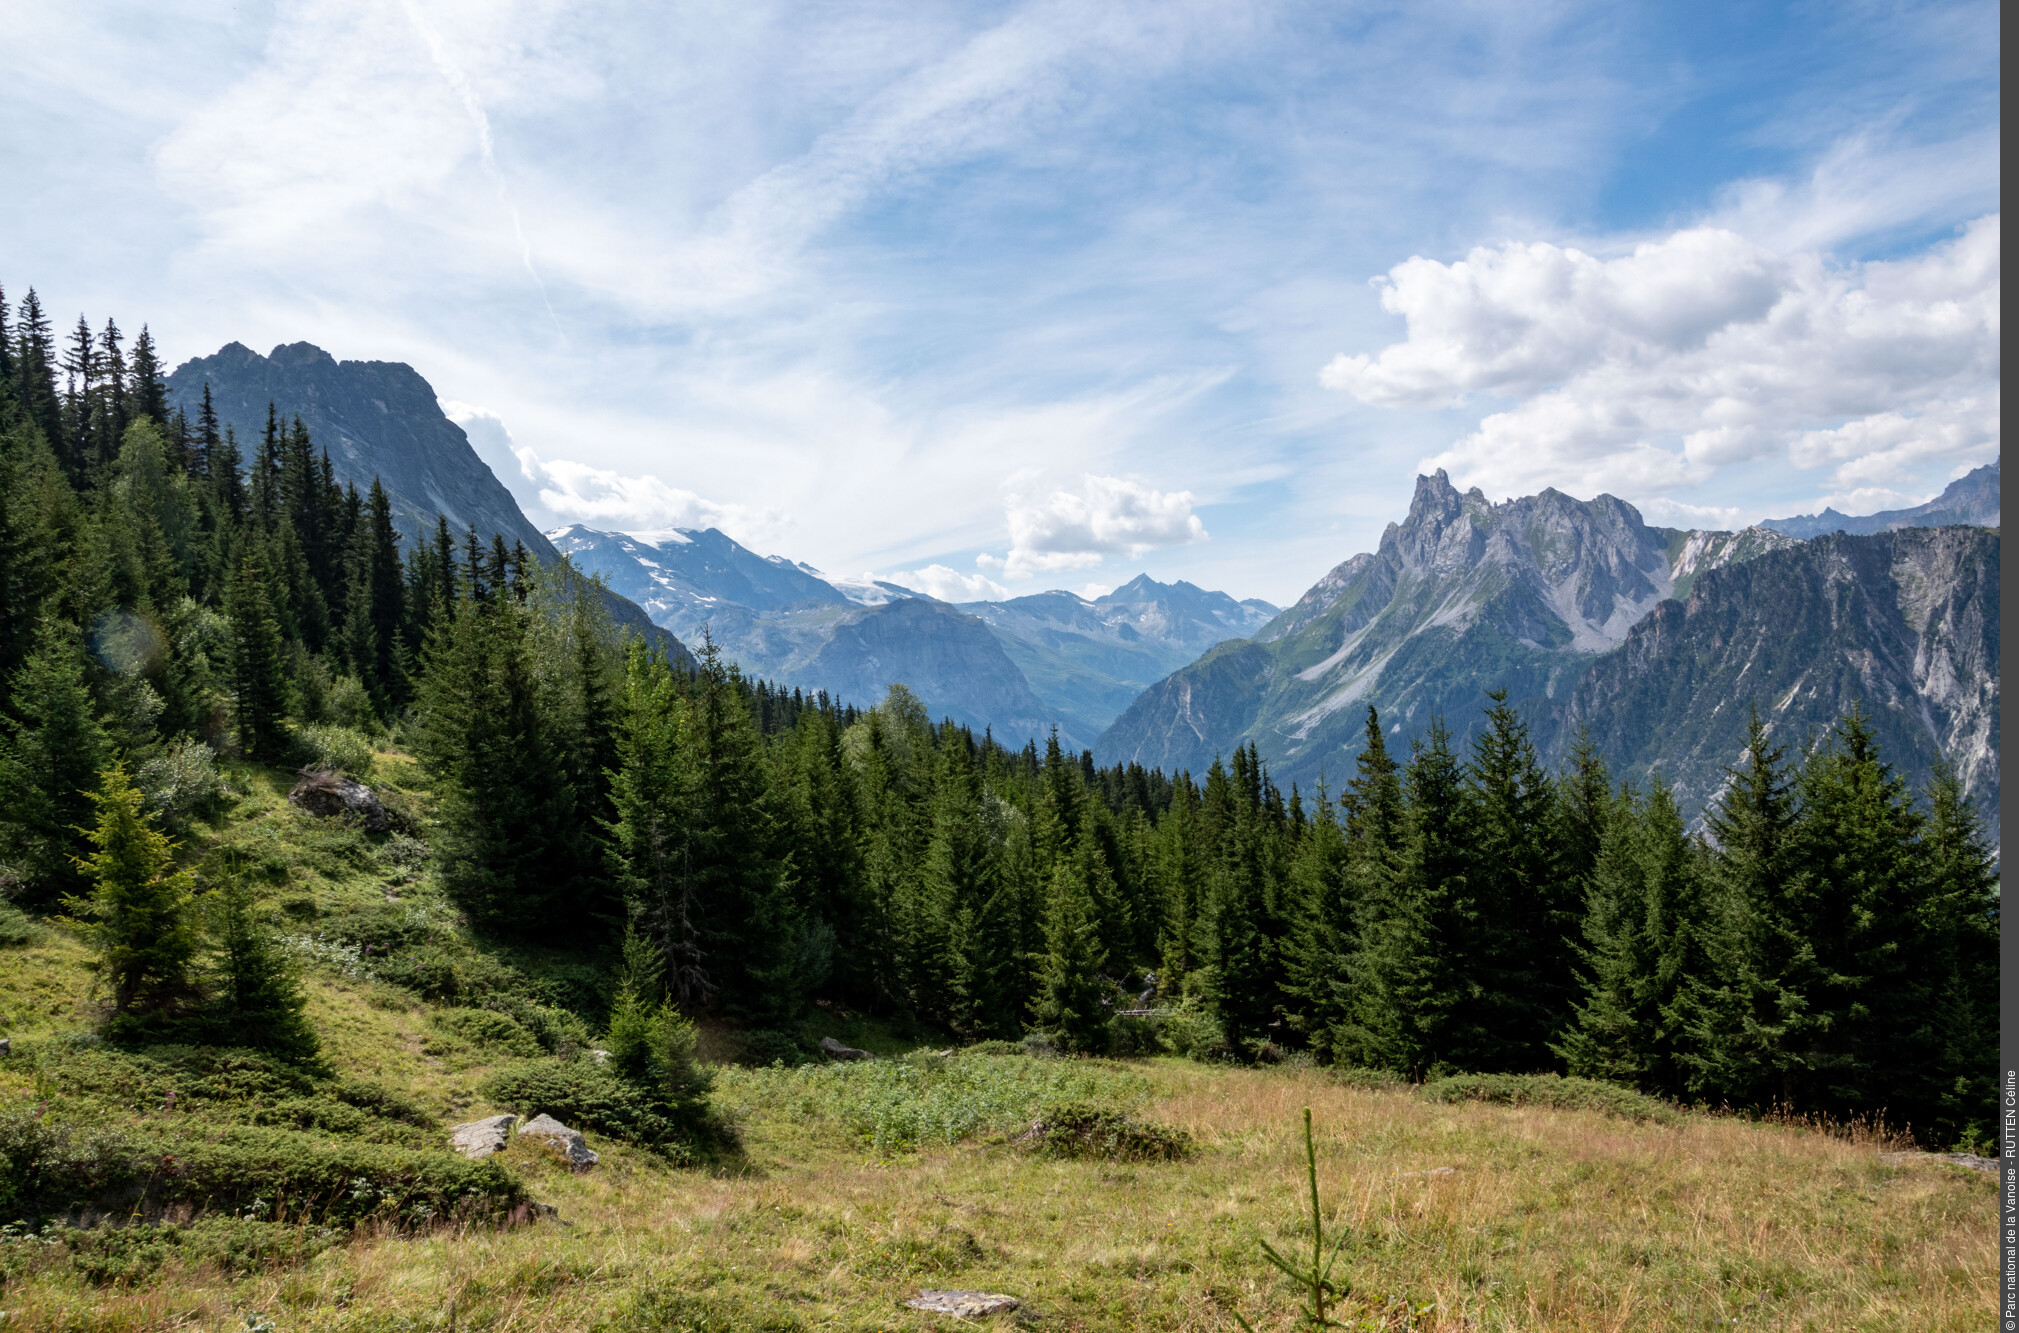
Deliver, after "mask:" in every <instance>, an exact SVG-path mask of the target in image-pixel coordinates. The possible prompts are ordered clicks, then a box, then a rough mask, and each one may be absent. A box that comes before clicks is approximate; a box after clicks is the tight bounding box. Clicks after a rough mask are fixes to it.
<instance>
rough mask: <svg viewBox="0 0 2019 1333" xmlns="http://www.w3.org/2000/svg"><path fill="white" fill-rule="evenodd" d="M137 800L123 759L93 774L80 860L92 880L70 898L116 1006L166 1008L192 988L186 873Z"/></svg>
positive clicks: (193, 941) (193, 945)
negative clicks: (85, 891) (90, 814)
mask: <svg viewBox="0 0 2019 1333" xmlns="http://www.w3.org/2000/svg"><path fill="white" fill-rule="evenodd" d="M143 800H144V798H143V797H142V795H141V793H140V789H139V788H137V787H135V786H134V785H133V783H132V780H131V779H129V778H128V777H127V774H126V766H125V765H124V764H114V765H113V766H112V767H111V768H108V769H106V770H105V771H104V773H102V774H101V775H100V778H99V783H98V788H97V790H95V791H93V792H92V793H91V801H92V804H93V805H94V806H96V807H97V820H96V823H95V825H94V827H93V828H92V829H91V831H90V832H89V833H88V834H86V835H85V836H86V840H87V841H88V842H89V843H90V844H91V848H92V850H91V854H90V855H89V856H86V857H84V858H83V860H82V861H81V862H80V866H81V868H82V870H83V872H84V876H85V878H86V879H87V880H89V881H90V882H91V885H92V888H91V892H90V895H89V896H88V897H72V898H71V899H70V900H69V904H70V907H71V909H72V910H73V911H75V912H76V913H77V914H78V915H79V916H81V917H83V918H84V919H85V920H86V921H87V922H88V923H89V934H90V938H91V940H92V943H93V944H94V945H95V946H96V947H97V949H98V955H99V969H100V974H101V975H102V976H104V977H105V978H106V979H107V980H108V981H109V982H110V983H111V987H112V1007H113V1010H114V1012H116V1013H119V1014H143V1013H148V1012H153V1011H159V1010H165V1009H170V1008H173V1007H176V1006H178V1005H180V1004H182V1003H183V1002H184V1001H186V1000H188V999H189V998H190V997H191V995H193V994H194V990H195V988H194V985H193V978H192V976H191V970H192V965H193V964H194V962H195V958H196V952H197V943H198V938H197V930H196V921H195V912H194V911H193V909H192V905H191V903H192V898H191V892H190V877H189V874H188V872H186V871H181V870H177V869H176V868H175V844H174V843H172V842H170V841H169V840H168V838H167V836H166V835H165V834H162V833H161V832H159V831H158V830H156V829H155V828H154V827H153V818H154V817H153V816H152V815H151V814H149V813H148V812H147V811H146V810H144V809H143Z"/></svg>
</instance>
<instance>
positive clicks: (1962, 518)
mask: <svg viewBox="0 0 2019 1333" xmlns="http://www.w3.org/2000/svg"><path fill="white" fill-rule="evenodd" d="M1958 523H1961V524H1969V525H1972V526H1976V527H1985V528H1995V527H1997V526H1998V464H1997V463H1995V462H1993V463H1986V464H1985V465H1984V466H1982V467H1980V468H1975V469H1972V470H1971V472H1970V473H1969V474H1968V475H1967V476H1963V477H1958V478H1957V479H1956V480H1955V481H1952V482H1950V483H1949V485H1948V487H1947V489H1945V490H1944V491H1943V492H1942V493H1941V494H1940V495H1938V496H1936V497H1935V498H1934V499H1932V500H1930V501H1928V503H1926V504H1924V505H1916V506H1914V507H1913V508H1912V509H1888V510H1886V511H1885V512H1884V513H1880V514H1866V515H1865V516H1864V517H1862V518H1852V517H1851V516H1849V515H1848V514H1840V513H1838V512H1837V511H1836V510H1834V509H1825V510H1824V511H1823V512H1822V513H1820V514H1804V515H1799V516H1797V517H1795V518H1770V519H1767V520H1766V521H1765V522H1764V523H1762V524H1761V526H1762V527H1768V528H1772V529H1774V530H1775V531H1776V532H1785V533H1786V534H1787V535H1788V536H1790V537H1820V536H1822V535H1824V534H1825V533H1830V532H1848V533H1850V534H1852V535H1853V536H1866V535H1869V534H1871V533H1874V532H1892V531H1894V530H1895V529H1897V528H1939V527H1944V526H1947V525H1950V524H1958Z"/></svg>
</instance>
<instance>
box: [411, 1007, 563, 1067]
mask: <svg viewBox="0 0 2019 1333" xmlns="http://www.w3.org/2000/svg"><path fill="white" fill-rule="evenodd" d="M433 1021H434V1024H435V1026H436V1027H438V1028H441V1029H442V1030H443V1031H444V1032H452V1033H454V1034H455V1035H457V1036H459V1037H461V1038H463V1039H464V1040H465V1041H468V1042H470V1043H471V1044H472V1045H474V1046H477V1047H479V1048H481V1049H484V1050H489V1051H498V1052H501V1053H503V1054H505V1055H516V1056H521V1057H524V1056H534V1055H538V1054H539V1053H540V1042H539V1039H538V1038H536V1037H534V1035H533V1034H532V1033H530V1032H528V1031H527V1030H526V1029H525V1028H524V1027H523V1026H522V1025H521V1024H520V1023H519V1021H518V1020H517V1019H515V1018H512V1017H510V1016H508V1015H506V1014H501V1013H498V1012H496V1011H495V1010H491V1009H442V1010H437V1011H436V1012H435V1014H434V1015H433Z"/></svg>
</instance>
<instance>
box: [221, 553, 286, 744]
mask: <svg viewBox="0 0 2019 1333" xmlns="http://www.w3.org/2000/svg"><path fill="white" fill-rule="evenodd" d="M225 609H226V613H227V614H228V615H229V616H230V618H231V679H232V692H233V696H234V707H233V710H232V711H233V715H234V717H235V719H236V725H237V731H238V743H239V747H240V748H241V749H243V750H244V751H245V752H246V753H247V754H248V755H251V756H253V757H254V758H258V759H274V758H277V757H278V756H279V755H280V752H281V749H282V747H283V746H284V745H285V743H286V726H285V723H284V721H283V715H284V713H285V711H286V700H287V681H286V678H285V675H284V674H283V673H284V671H285V669H286V657H285V652H284V644H283V642H282V639H281V633H280V624H279V622H278V620H277V619H276V618H275V616H274V613H273V597H272V594H271V591H270V588H269V583H268V575H267V570H266V562H265V558H264V554H263V552H262V550H261V549H260V543H257V542H251V543H248V544H247V546H246V551H245V555H244V557H243V558H242V559H241V560H240V561H239V566H238V571H237V573H236V574H234V575H233V577H232V581H231V586H230V589H229V590H228V592H227V594H226V599H225Z"/></svg>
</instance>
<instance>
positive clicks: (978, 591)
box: [885, 565, 1010, 602]
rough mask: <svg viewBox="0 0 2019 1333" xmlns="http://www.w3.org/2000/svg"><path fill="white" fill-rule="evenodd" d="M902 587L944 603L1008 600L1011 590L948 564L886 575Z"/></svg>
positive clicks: (979, 575) (890, 580) (990, 579)
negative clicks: (952, 567) (947, 565)
mask: <svg viewBox="0 0 2019 1333" xmlns="http://www.w3.org/2000/svg"><path fill="white" fill-rule="evenodd" d="M885 577H887V579H888V581H889V582H891V583H895V584H896V585H897V586H898V587H900V588H910V589H911V590H912V591H913V592H922V593H924V594H925V595H926V596H927V597H937V598H939V600H941V601H942V602H987V601H994V600H996V599H999V598H1003V597H1008V596H1009V595H1010V590H1009V589H1008V588H1005V587H1003V586H1002V584H1000V583H997V582H996V581H995V580H994V579H992V578H989V577H988V576H987V575H985V574H963V573H961V572H960V571H959V570H957V569H949V568H947V567H946V566H945V565H927V566H926V567H925V568H924V569H913V570H909V571H900V572H899V573H896V574H891V575H887V576H885Z"/></svg>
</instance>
